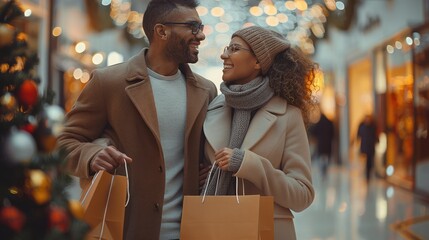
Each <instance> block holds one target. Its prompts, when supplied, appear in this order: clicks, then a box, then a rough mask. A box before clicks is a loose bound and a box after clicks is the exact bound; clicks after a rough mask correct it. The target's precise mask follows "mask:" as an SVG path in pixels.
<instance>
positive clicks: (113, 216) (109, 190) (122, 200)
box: [80, 167, 129, 240]
mask: <svg viewBox="0 0 429 240" xmlns="http://www.w3.org/2000/svg"><path fill="white" fill-rule="evenodd" d="M125 168H126V167H125ZM127 179H128V178H127V177H126V176H121V175H112V174H110V173H108V172H106V171H100V172H98V173H97V174H96V175H95V176H94V177H93V179H92V182H91V183H90V184H87V186H84V187H83V189H82V194H81V198H80V202H81V204H82V207H83V210H84V217H83V218H84V221H85V222H87V223H88V224H89V225H90V227H91V230H90V231H89V233H88V234H87V237H86V239H105V240H107V239H108V240H112V239H113V240H122V237H123V225H124V216H125V206H126V201H127V200H126V195H127V190H128V180H127ZM128 193H129V192H128Z"/></svg>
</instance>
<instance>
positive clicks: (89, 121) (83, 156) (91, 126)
mask: <svg viewBox="0 0 429 240" xmlns="http://www.w3.org/2000/svg"><path fill="white" fill-rule="evenodd" d="M98 75H99V73H98V72H97V71H94V72H93V73H92V76H91V80H90V81H89V82H88V84H87V85H86V86H85V88H84V89H83V91H82V92H81V94H80V96H79V97H78V99H77V100H76V103H75V105H74V106H73V108H72V110H71V111H70V112H69V113H68V114H67V115H66V122H65V124H64V128H63V131H62V133H61V134H60V135H59V137H58V142H57V147H58V148H59V149H62V150H64V151H65V152H66V154H67V155H66V170H67V172H69V173H70V174H71V175H74V176H77V177H80V178H88V177H90V176H89V162H90V160H91V159H92V158H93V157H94V155H95V154H96V153H98V152H99V151H100V150H102V149H103V148H104V147H105V145H106V144H100V141H95V142H93V141H94V140H95V139H97V138H100V137H101V135H102V133H103V130H104V128H105V126H106V125H107V116H106V111H105V106H104V102H105V101H104V96H103V88H102V86H100V85H101V81H99V80H100V77H99V76H98Z"/></svg>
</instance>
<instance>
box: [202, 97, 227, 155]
mask: <svg viewBox="0 0 429 240" xmlns="http://www.w3.org/2000/svg"><path fill="white" fill-rule="evenodd" d="M224 100H225V97H224V96H223V95H220V96H218V97H217V98H215V100H213V102H212V103H211V104H210V106H209V111H208V112H207V116H206V120H205V121H204V133H205V136H206V138H207V141H208V143H209V144H210V145H211V146H212V148H213V149H214V150H215V151H217V150H219V149H220V148H223V147H227V146H228V144H229V135H230V132H231V108H230V107H228V106H226V105H225V101H224Z"/></svg>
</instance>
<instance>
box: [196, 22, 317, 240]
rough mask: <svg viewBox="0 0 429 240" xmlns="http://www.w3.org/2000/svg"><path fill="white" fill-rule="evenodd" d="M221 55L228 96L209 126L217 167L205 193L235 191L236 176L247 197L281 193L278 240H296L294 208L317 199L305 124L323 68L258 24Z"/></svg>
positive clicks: (209, 154)
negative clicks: (316, 73) (317, 73)
mask: <svg viewBox="0 0 429 240" xmlns="http://www.w3.org/2000/svg"><path fill="white" fill-rule="evenodd" d="M221 58H222V60H223V61H224V69H223V76H222V79H223V83H222V84H221V86H220V90H221V92H222V93H223V94H221V95H219V96H218V97H217V98H215V99H214V100H213V101H212V102H211V104H210V106H209V110H208V113H207V116H206V120H205V123H204V133H205V135H206V138H207V142H206V145H205V154H206V158H208V159H209V160H210V161H211V162H212V163H215V165H214V168H213V171H212V177H211V180H208V181H209V183H208V184H207V190H206V194H208V195H214V194H216V195H232V194H235V177H238V178H239V179H240V180H239V181H240V184H239V185H240V186H241V179H243V180H244V188H245V193H246V194H247V195H250V194H260V195H271V196H274V231H275V239H295V238H296V236H295V228H294V224H293V215H292V213H291V210H293V211H296V212H299V211H302V210H304V209H306V208H307V207H308V206H309V205H310V204H311V203H312V201H313V199H314V189H313V186H312V182H311V169H310V165H311V164H310V150H309V143H308V139H307V132H306V126H305V125H306V122H307V119H308V114H309V112H308V111H309V107H310V105H311V102H312V101H311V100H312V99H311V90H310V88H311V86H312V84H313V79H314V70H315V69H316V65H315V64H314V63H313V62H312V61H310V60H309V59H308V58H307V57H306V56H305V55H304V54H302V52H300V51H298V50H295V49H293V48H291V47H290V44H289V43H288V42H287V41H286V40H285V39H284V38H283V36H281V35H280V34H278V33H276V32H273V31H270V30H267V29H264V28H261V27H257V26H253V27H248V28H244V29H241V30H239V31H237V32H235V33H234V34H233V35H232V39H231V42H230V44H229V46H227V47H226V48H225V50H224V52H223V54H222V55H221ZM218 174H220V176H219V175H218ZM241 191H242V190H241V189H240V190H239V192H240V193H241Z"/></svg>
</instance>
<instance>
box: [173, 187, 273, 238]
mask: <svg viewBox="0 0 429 240" xmlns="http://www.w3.org/2000/svg"><path fill="white" fill-rule="evenodd" d="M203 198H205V199H204V201H203ZM237 198H238V199H237ZM180 239H181V240H201V239H204V240H219V239H222V240H259V239H261V240H268V239H269V240H272V239H274V203H273V197H272V196H259V195H243V196H234V195H232V196H205V197H203V196H185V197H184V200H183V210H182V223H181V227H180Z"/></svg>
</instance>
